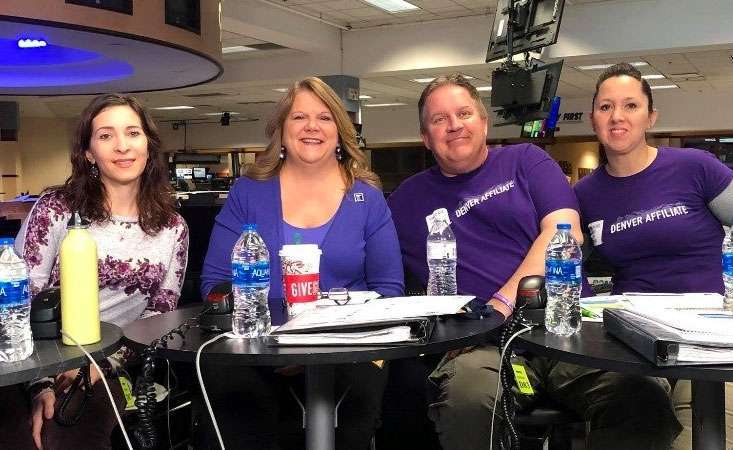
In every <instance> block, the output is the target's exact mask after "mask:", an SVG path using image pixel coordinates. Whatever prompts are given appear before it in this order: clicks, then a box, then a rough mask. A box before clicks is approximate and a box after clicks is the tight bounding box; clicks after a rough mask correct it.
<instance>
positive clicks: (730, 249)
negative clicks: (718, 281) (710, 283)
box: [723, 227, 733, 308]
mask: <svg viewBox="0 0 733 450" xmlns="http://www.w3.org/2000/svg"><path fill="white" fill-rule="evenodd" d="M731 233H733V227H732V228H731V229H730V231H728V232H727V233H725V238H723V284H724V285H725V299H724V300H723V303H724V304H725V307H726V308H733V241H731Z"/></svg>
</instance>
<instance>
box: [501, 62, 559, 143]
mask: <svg viewBox="0 0 733 450" xmlns="http://www.w3.org/2000/svg"><path fill="white" fill-rule="evenodd" d="M562 65H563V61H562V60H561V61H558V62H556V63H552V64H544V65H542V64H536V65H535V66H534V67H531V68H530V69H518V70H515V71H514V72H506V71H501V70H496V71H494V74H493V76H492V80H493V81H492V85H493V86H494V88H493V89H492V90H491V106H498V107H501V108H502V109H500V110H499V111H497V113H498V116H499V119H500V120H499V121H497V122H495V123H494V126H502V125H511V124H523V123H525V122H530V121H534V120H541V119H547V118H548V117H549V116H550V112H551V111H552V109H553V104H555V111H556V113H557V110H558V109H559V106H560V103H559V102H560V100H559V98H558V99H557V100H555V94H556V92H557V86H558V84H559V82H560V73H561V72H562ZM552 129H553V130H554V124H553V127H552Z"/></svg>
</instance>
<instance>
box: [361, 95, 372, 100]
mask: <svg viewBox="0 0 733 450" xmlns="http://www.w3.org/2000/svg"><path fill="white" fill-rule="evenodd" d="M369 98H372V96H371V95H366V94H361V95H359V100H366V99H369Z"/></svg>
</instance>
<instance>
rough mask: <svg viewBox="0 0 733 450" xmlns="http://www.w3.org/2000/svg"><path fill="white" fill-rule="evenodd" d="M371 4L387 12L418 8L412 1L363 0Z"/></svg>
mask: <svg viewBox="0 0 733 450" xmlns="http://www.w3.org/2000/svg"><path fill="white" fill-rule="evenodd" d="M364 1H365V2H367V3H369V4H370V5H372V6H376V7H377V8H380V9H383V10H385V11H389V12H403V11H414V10H416V9H420V8H418V7H417V6H415V5H413V4H412V3H408V2H406V1H404V0H364Z"/></svg>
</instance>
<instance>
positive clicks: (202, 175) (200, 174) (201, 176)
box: [193, 167, 206, 180]
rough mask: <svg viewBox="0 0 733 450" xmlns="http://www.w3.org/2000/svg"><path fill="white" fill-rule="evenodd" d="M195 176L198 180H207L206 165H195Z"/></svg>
mask: <svg viewBox="0 0 733 450" xmlns="http://www.w3.org/2000/svg"><path fill="white" fill-rule="evenodd" d="M193 178H194V179H196V180H205V179H206V167H194V168H193Z"/></svg>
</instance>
